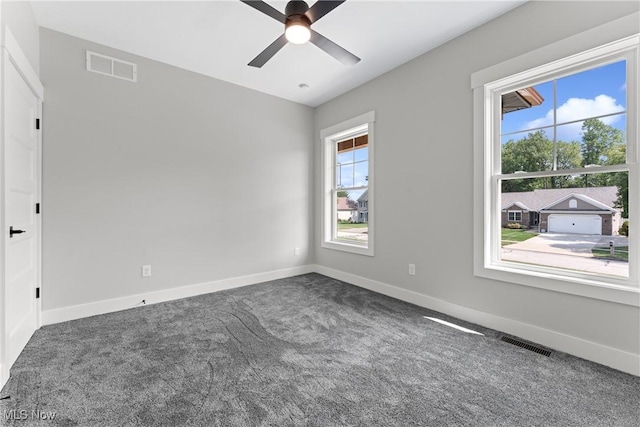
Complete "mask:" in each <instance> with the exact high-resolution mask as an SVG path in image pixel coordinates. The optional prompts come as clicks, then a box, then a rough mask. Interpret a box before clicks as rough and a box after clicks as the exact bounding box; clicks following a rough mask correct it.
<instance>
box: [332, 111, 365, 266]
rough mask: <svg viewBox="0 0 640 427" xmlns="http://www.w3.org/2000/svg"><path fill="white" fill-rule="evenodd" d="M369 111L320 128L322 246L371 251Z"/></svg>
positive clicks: (354, 251) (362, 251)
mask: <svg viewBox="0 0 640 427" xmlns="http://www.w3.org/2000/svg"><path fill="white" fill-rule="evenodd" d="M374 118H375V115H374V113H373V112H370V113H367V114H364V115H362V116H359V117H356V118H354V119H351V120H348V121H346V122H344V123H341V124H339V125H336V126H332V127H330V128H328V129H324V130H323V131H322V132H321V135H320V136H321V139H322V143H323V172H324V174H323V178H322V180H323V194H324V197H323V208H322V209H323V210H322V212H323V215H322V219H323V239H322V247H325V248H329V249H336V250H341V251H347V252H352V253H357V254H362V255H373V221H372V220H373V215H372V211H373V209H372V207H373V122H374Z"/></svg>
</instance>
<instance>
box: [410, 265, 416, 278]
mask: <svg viewBox="0 0 640 427" xmlns="http://www.w3.org/2000/svg"><path fill="white" fill-rule="evenodd" d="M415 275H416V265H415V264H409V276H415Z"/></svg>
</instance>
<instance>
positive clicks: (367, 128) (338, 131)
mask: <svg viewBox="0 0 640 427" xmlns="http://www.w3.org/2000/svg"><path fill="white" fill-rule="evenodd" d="M374 122H375V111H370V112H367V113H365V114H362V115H360V116H357V117H354V118H351V119H349V120H346V121H344V122H342V123H339V124H336V125H334V126H330V127H328V128H325V129H323V130H322V131H321V132H320V140H321V144H322V156H321V158H322V178H321V179H322V238H321V247H323V248H326V249H333V250H338V251H344V252H350V253H354V254H359V255H366V256H373V255H374V241H375V240H374V237H375V229H374V221H373V220H372V217H371V216H370V215H369V213H370V212H372V211H373V206H374V181H375V179H374V151H375V149H374V147H375V143H374V140H375V136H374ZM365 133H366V134H367V135H368V171H369V172H368V173H369V174H368V180H367V187H366V189H367V190H368V202H367V223H368V239H367V245H366V246H365V245H362V244H354V243H349V242H346V241H344V240H338V239H337V238H336V233H337V209H336V199H335V197H333V193H334V191H335V186H336V181H335V180H336V173H335V165H336V143H337V142H338V141H342V140H344V139H347V138H349V137H351V136H356V135H359V134H360V135H362V134H365ZM373 219H375V215H374V216H373Z"/></svg>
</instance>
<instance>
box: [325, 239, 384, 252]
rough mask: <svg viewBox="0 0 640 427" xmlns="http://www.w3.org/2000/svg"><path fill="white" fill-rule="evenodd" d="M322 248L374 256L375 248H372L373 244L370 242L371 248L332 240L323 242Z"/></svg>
mask: <svg viewBox="0 0 640 427" xmlns="http://www.w3.org/2000/svg"><path fill="white" fill-rule="evenodd" d="M322 247H323V248H325V249H333V250H336V251H342V252H350V253H352V254H358V255H366V256H373V247H371V242H369V246H363V245H358V244H354V243H348V242H341V241H336V240H331V241H324V242H322Z"/></svg>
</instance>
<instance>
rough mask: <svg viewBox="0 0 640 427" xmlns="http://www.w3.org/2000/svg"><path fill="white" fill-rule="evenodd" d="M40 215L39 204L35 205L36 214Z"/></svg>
mask: <svg viewBox="0 0 640 427" xmlns="http://www.w3.org/2000/svg"><path fill="white" fill-rule="evenodd" d="M39 213H40V203H36V214H39Z"/></svg>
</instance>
